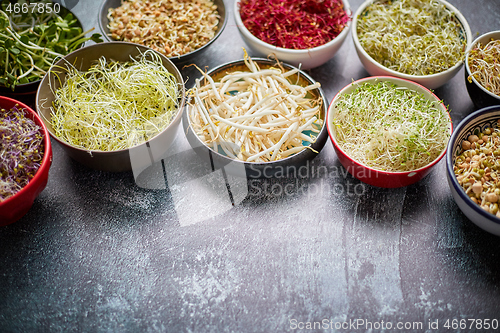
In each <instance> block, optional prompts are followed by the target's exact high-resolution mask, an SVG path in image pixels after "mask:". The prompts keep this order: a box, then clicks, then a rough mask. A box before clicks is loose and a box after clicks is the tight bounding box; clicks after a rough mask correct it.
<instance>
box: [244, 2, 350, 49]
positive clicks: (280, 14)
mask: <svg viewBox="0 0 500 333" xmlns="http://www.w3.org/2000/svg"><path fill="white" fill-rule="evenodd" d="M239 9H240V16H241V20H242V21H243V24H244V25H245V27H246V28H247V29H248V30H249V31H250V32H251V33H252V34H253V35H254V36H256V37H257V38H259V39H260V40H262V41H264V42H266V43H268V44H271V45H275V46H278V47H282V48H287V49H299V50H301V49H308V48H313V47H318V46H320V45H323V44H326V43H328V42H329V41H331V40H332V39H334V38H335V37H337V36H338V35H339V34H340V33H341V32H342V30H343V29H344V27H345V26H346V25H347V22H348V21H349V20H350V17H349V15H348V14H347V13H346V11H345V9H344V5H343V3H342V1H341V0H241V1H240V3H239Z"/></svg>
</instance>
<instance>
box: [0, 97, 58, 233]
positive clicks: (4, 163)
mask: <svg viewBox="0 0 500 333" xmlns="http://www.w3.org/2000/svg"><path fill="white" fill-rule="evenodd" d="M0 142H1V145H0V225H1V226H3V225H7V224H11V223H14V222H16V221H17V220H19V219H20V218H21V217H22V216H24V215H25V214H26V213H27V212H28V210H29V209H30V208H31V206H32V205H33V202H34V200H35V198H36V197H37V196H38V194H40V192H41V191H42V190H43V189H44V188H45V186H46V185H47V180H48V176H49V169H50V166H51V164H52V147H51V144H50V136H49V133H48V131H47V128H46V127H45V125H44V124H43V122H42V120H41V119H40V118H39V116H38V115H37V114H36V112H35V111H33V110H32V109H31V108H30V107H28V106H26V105H25V104H23V103H21V102H19V101H16V100H14V99H11V98H8V97H3V96H0Z"/></svg>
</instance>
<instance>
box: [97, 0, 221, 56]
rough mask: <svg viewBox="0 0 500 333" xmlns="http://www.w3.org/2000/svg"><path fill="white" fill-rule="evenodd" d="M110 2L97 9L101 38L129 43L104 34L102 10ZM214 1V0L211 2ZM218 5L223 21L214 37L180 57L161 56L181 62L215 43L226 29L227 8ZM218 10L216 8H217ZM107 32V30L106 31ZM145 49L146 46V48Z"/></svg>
mask: <svg viewBox="0 0 500 333" xmlns="http://www.w3.org/2000/svg"><path fill="white" fill-rule="evenodd" d="M109 1H111V0H104V1H103V2H102V4H101V6H100V7H99V12H98V14H97V16H98V17H97V18H98V19H97V24H98V25H99V29H100V30H101V32H102V36H103V37H104V38H105V39H106V40H107V42H124V43H131V42H125V41H121V40H120V41H118V40H113V39H111V38H110V36H108V34H106V33H105V31H106V30H105V29H107V26H106V27H103V25H102V19H101V18H102V15H103V11H104V8H105V7H106V5H107V4H108V2H109ZM212 1H214V0H212ZM220 3H221V4H222V7H223V8H224V13H225V14H224V20H223V21H222V23H220V20H219V24H218V27H220V28H218V31H217V32H216V34H215V35H214V37H212V38H211V39H210V40H209V41H208V42H207V43H206V44H204V45H202V46H200V47H199V48H197V49H196V50H193V51H191V52H188V53H184V54H181V55H178V56H173V57H167V56H165V55H164V54H163V56H165V57H166V58H168V59H169V60H170V61H181V60H183V59H186V58H189V57H191V56H193V55H194V54H195V53H197V52H199V51H202V50H205V49H206V48H207V47H208V46H209V45H211V44H212V43H213V42H215V40H216V39H217V38H218V37H219V36H220V35H221V34H222V32H223V31H224V29H225V28H226V25H227V21H228V16H229V15H228V13H227V6H226V4H225V2H224V0H220ZM217 9H218V7H217ZM105 18H106V20H107V21H108V22H109V20H108V19H107V15H106V17H105ZM108 30H109V29H108ZM138 45H141V46H146V45H142V44H138ZM146 47H147V46H146ZM157 52H158V51H157ZM158 53H161V52H158Z"/></svg>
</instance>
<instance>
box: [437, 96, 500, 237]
mask: <svg viewBox="0 0 500 333" xmlns="http://www.w3.org/2000/svg"><path fill="white" fill-rule="evenodd" d="M498 119H500V105H496V106H490V107H487V108H484V109H480V110H477V111H475V112H473V113H471V114H470V115H468V116H467V117H465V119H463V120H462V121H461V122H460V123H459V124H458V126H457V127H456V128H455V132H454V133H453V135H452V136H451V138H450V141H449V142H448V149H447V153H446V178H447V179H448V185H449V186H450V190H451V193H452V195H453V199H455V202H456V203H457V205H458V207H459V208H460V210H461V211H462V212H463V213H464V214H465V216H467V217H468V218H469V220H471V221H472V222H473V223H474V224H476V225H477V226H478V227H480V228H481V229H484V230H486V231H488V232H490V233H492V234H494V235H497V236H500V218H498V217H496V216H495V215H493V214H491V213H489V212H486V211H485V210H483V209H482V208H481V207H479V205H478V204H476V203H474V202H473V201H472V200H471V199H470V198H469V196H468V195H467V194H465V191H464V190H463V189H462V187H461V186H460V184H459V183H458V181H457V177H456V176H455V172H454V171H453V166H454V165H455V159H456V157H457V156H458V155H459V154H460V153H461V151H462V148H461V146H462V142H463V141H464V140H466V139H467V137H468V136H469V135H471V134H473V133H474V132H475V131H476V130H479V131H481V130H483V129H485V128H487V127H494V125H495V124H496V122H497V120H498Z"/></svg>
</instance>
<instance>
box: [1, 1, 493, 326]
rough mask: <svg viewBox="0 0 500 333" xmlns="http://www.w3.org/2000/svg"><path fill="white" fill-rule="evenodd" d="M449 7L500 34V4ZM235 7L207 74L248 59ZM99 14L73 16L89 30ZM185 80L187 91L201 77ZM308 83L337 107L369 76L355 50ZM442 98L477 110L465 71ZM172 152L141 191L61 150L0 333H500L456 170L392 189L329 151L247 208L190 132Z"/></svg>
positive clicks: (27, 227) (250, 188)
mask: <svg viewBox="0 0 500 333" xmlns="http://www.w3.org/2000/svg"><path fill="white" fill-rule="evenodd" d="M450 2H451V3H452V4H454V5H455V6H456V7H458V8H459V9H460V10H461V11H462V13H463V14H464V15H465V17H466V18H467V20H468V22H469V24H470V26H471V29H472V33H473V34H476V33H484V32H487V31H490V30H495V29H499V28H500V26H499V22H500V6H499V4H498V1H496V0H488V1H475V2H472V1H469V0H451V1H450ZM360 3H361V1H359V0H357V1H354V0H353V1H351V6H352V7H353V9H354V10H355V9H356V8H357V7H358V6H359V5H360ZM226 5H227V6H228V15H229V17H230V19H229V22H228V25H227V28H226V30H225V31H224V33H223V34H222V36H221V37H220V39H219V40H217V41H216V43H214V44H213V45H212V46H211V47H210V48H209V50H208V51H207V52H206V53H204V54H203V55H202V56H201V57H199V58H197V59H196V63H197V64H198V65H199V66H200V67H204V66H208V67H209V68H212V67H214V66H216V65H218V64H220V63H223V62H226V61H231V60H237V59H241V58H242V56H243V51H242V49H241V48H242V47H243V46H244V43H243V41H242V40H241V38H240V36H239V34H238V32H237V29H236V27H235V24H234V20H233V18H232V13H233V10H232V1H226ZM99 6H100V1H94V0H80V2H79V4H78V5H77V6H76V7H75V8H74V11H75V13H77V15H78V16H79V18H80V19H81V20H82V21H83V22H84V24H85V28H89V27H92V26H96V27H97V11H98V8H99ZM182 72H183V75H184V76H185V78H186V80H188V81H187V85H188V87H189V86H190V85H192V82H193V78H195V77H198V75H197V73H196V72H195V71H194V70H193V69H192V68H186V69H182ZM309 73H310V74H311V76H312V77H313V78H315V79H316V80H318V81H319V82H320V83H321V84H322V86H323V89H324V91H325V93H326V95H327V97H328V99H329V100H331V99H332V98H333V96H334V95H335V93H336V92H338V91H339V90H340V89H341V88H342V87H344V86H345V85H346V84H348V83H349V82H351V80H352V79H359V78H362V77H365V76H367V75H368V74H367V72H366V71H365V70H364V69H363V67H362V65H361V63H360V61H359V59H358V57H357V55H356V52H355V50H354V46H353V44H352V40H351V38H348V39H347V41H346V43H345V44H344V45H343V46H342V48H341V49H340V51H339V53H338V54H337V55H336V56H335V57H334V58H333V59H332V60H331V61H329V62H328V63H327V64H325V65H324V66H322V67H320V68H316V69H313V70H310V71H309ZM436 94H437V95H438V96H439V97H440V98H442V99H443V100H444V102H445V104H449V105H450V108H451V115H452V118H453V121H454V123H455V124H458V122H459V121H460V120H461V119H463V118H464V117H465V116H466V115H467V114H469V113H470V112H471V111H473V106H472V103H471V101H470V99H469V97H468V95H467V91H466V88H465V84H464V78H463V70H462V71H461V72H459V74H458V75H457V76H456V77H455V78H454V79H453V80H452V81H450V82H449V83H448V84H446V85H445V86H443V87H441V88H439V89H437V90H436ZM173 149H176V150H175V151H172V153H171V154H170V156H169V157H168V158H165V159H164V161H163V164H161V163H160V164H155V165H153V166H152V167H151V168H150V169H148V170H147V171H145V173H144V174H141V175H139V176H138V177H137V179H135V178H134V175H133V174H132V173H120V174H112V173H105V172H99V171H94V170H90V169H87V168H85V167H83V166H81V165H79V164H77V163H76V162H74V161H72V160H71V159H70V158H69V157H68V156H67V155H65V153H64V152H63V151H62V149H61V148H60V146H58V145H57V143H56V142H54V162H53V167H52V169H51V171H50V179H49V183H48V186H47V188H46V189H45V190H44V191H43V192H42V193H41V195H40V196H39V197H38V198H37V200H36V201H35V204H34V206H33V208H32V209H31V210H30V211H29V212H28V214H27V215H26V216H25V217H24V218H22V219H21V220H20V221H18V222H17V223H15V224H12V225H10V226H7V227H2V228H0V244H1V246H0V332H290V331H297V332H302V331H303V332H305V331H307V332H335V331H338V332H365V331H370V330H368V329H367V328H369V327H367V326H360V327H356V329H355V328H353V327H352V326H351V327H344V328H342V327H340V326H339V323H340V324H342V323H344V322H346V323H349V322H350V321H351V322H352V321H355V320H365V321H368V322H371V323H372V325H373V324H375V326H374V327H372V328H373V329H372V330H371V331H373V332H378V331H385V332H390V331H400V332H401V331H405V332H438V331H440V332H445V331H457V330H456V329H450V330H447V329H445V327H444V324H445V323H446V321H447V320H450V322H449V323H450V324H451V321H452V320H453V319H455V320H458V321H459V320H463V319H467V320H469V319H483V320H484V319H490V320H493V319H496V320H500V290H499V286H500V270H499V267H500V266H499V264H498V263H499V261H498V258H499V256H500V242H499V238H498V237H495V236H492V235H490V234H488V233H486V232H484V231H482V230H481V229H479V228H477V227H476V226H475V225H473V224H472V223H471V222H470V221H469V220H467V218H466V217H465V216H464V215H463V214H462V213H461V212H460V210H459V209H458V207H457V205H456V204H455V203H454V201H453V198H452V196H451V193H450V191H449V188H448V184H447V183H446V180H445V164H444V161H441V162H440V163H439V164H438V165H437V166H436V168H435V170H434V171H433V172H431V174H430V175H429V176H428V177H426V178H425V179H423V180H422V181H420V182H419V183H417V184H415V185H412V186H409V187H407V188H401V189H395V190H394V189H393V190H386V189H379V188H374V187H370V186H367V185H364V184H362V183H360V182H359V181H357V180H356V179H354V178H352V177H351V176H349V175H347V174H346V173H345V169H343V168H342V166H341V165H340V163H339V162H338V160H337V157H336V155H335V152H334V150H333V147H332V144H331V143H330V142H327V144H326V145H325V148H324V149H323V150H322V151H321V153H320V155H319V156H318V157H317V158H316V159H314V160H313V161H312V162H311V164H310V165H309V166H308V170H309V172H308V177H305V178H301V177H298V178H296V179H292V178H291V179H273V180H260V181H256V180H253V181H250V182H246V180H241V179H237V178H232V177H230V176H229V178H228V183H229V184H230V188H231V190H232V193H233V195H234V197H233V202H234V206H233V205H232V204H231V201H230V197H229V195H228V192H227V188H226V185H225V180H224V175H222V174H221V173H220V172H214V173H212V172H211V170H210V169H209V166H208V165H206V164H204V162H202V161H200V160H199V158H198V157H197V156H196V155H195V154H194V153H193V152H192V151H190V150H189V146H188V144H187V142H186V140H185V137H184V133H183V132H182V131H180V132H179V133H178V138H177V143H176V145H175V146H174V148H173ZM382 321H383V322H384V323H386V324H387V323H388V322H390V323H391V324H392V325H393V329H392V330H391V329H385V330H383V329H382V328H381V327H380V326H379V329H377V326H376V324H377V323H379V325H380V323H381V322H382ZM436 321H437V323H438V325H439V326H437V327H438V328H437V329H435V328H436V326H435V325H434V323H436ZM314 322H319V323H322V324H323V325H322V326H321V327H318V326H316V328H315V329H306V328H307V327H308V326H307V323H309V324H310V325H314ZM397 322H402V323H422V327H419V326H413V328H412V329H406V330H397V329H396V328H395V326H396V323H397ZM326 323H328V325H324V324H326ZM470 323H471V322H470V321H469V322H468V325H469V324H470ZM431 324H432V325H431ZM335 325H337V327H340V328H339V329H335ZM344 326H345V325H344ZM302 327H303V328H304V329H300V328H302ZM385 327H386V328H387V325H386V326H385ZM462 331H473V330H462ZM489 331H493V330H489Z"/></svg>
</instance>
